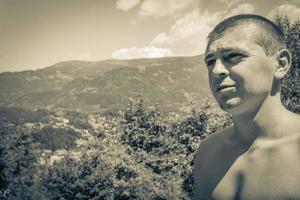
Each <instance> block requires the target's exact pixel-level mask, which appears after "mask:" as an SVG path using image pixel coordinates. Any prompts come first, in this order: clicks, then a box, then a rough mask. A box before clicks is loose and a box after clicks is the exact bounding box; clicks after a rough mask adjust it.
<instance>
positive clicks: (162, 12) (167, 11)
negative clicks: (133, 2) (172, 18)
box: [139, 0, 197, 17]
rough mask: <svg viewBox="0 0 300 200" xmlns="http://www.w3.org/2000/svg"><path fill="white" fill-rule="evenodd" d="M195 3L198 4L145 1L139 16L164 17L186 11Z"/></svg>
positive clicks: (191, 0)
mask: <svg viewBox="0 0 300 200" xmlns="http://www.w3.org/2000/svg"><path fill="white" fill-rule="evenodd" d="M194 3H197V0H184V1H182V0H162V1H159V0H144V1H143V3H142V5H141V8H140V11H139V14H140V15H141V16H147V17H149V16H154V17H164V16H169V15H173V14H174V13H175V12H178V11H181V10H184V9H186V8H187V7H189V6H191V5H193V4H194Z"/></svg>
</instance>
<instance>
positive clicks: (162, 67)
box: [0, 55, 209, 112]
mask: <svg viewBox="0 0 300 200" xmlns="http://www.w3.org/2000/svg"><path fill="white" fill-rule="evenodd" d="M206 73H207V72H206V68H205V67H204V63H203V56H202V55H200V56H191V57H183V56H182V57H163V58H139V59H132V60H115V59H109V60H103V61H76V60H72V61H64V62H59V63H56V64H54V65H52V66H48V67H45V68H42V69H37V70H26V71H21V72H3V73H0V106H2V107H11V106H13V107H21V108H26V109H39V108H47V109H55V110H77V111H82V112H107V111H118V110H124V109H125V108H126V105H127V101H128V98H130V97H133V96H136V95H142V96H143V98H144V100H145V103H148V104H151V105H152V104H154V103H158V104H159V105H160V106H161V107H162V109H163V110H165V111H166V112H180V110H181V111H182V110H184V108H183V107H184V104H188V103H189V101H195V102H197V103H199V102H200V101H201V100H202V99H203V98H205V97H207V96H208V94H209V89H208V85H207V75H206Z"/></svg>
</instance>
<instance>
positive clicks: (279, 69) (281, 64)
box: [274, 49, 292, 79]
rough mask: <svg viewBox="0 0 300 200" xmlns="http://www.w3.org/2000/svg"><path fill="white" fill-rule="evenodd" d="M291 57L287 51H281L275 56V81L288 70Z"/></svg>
mask: <svg viewBox="0 0 300 200" xmlns="http://www.w3.org/2000/svg"><path fill="white" fill-rule="evenodd" d="M291 63H292V56H291V53H290V52H289V50H287V49H281V50H279V51H278V52H277V55H276V69H275V74H274V77H275V79H282V78H283V77H284V76H285V75H286V74H287V72H288V71H289V69H290V66H291Z"/></svg>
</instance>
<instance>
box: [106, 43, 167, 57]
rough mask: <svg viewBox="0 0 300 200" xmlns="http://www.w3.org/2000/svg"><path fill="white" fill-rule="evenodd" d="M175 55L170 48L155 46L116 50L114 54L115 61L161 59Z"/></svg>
mask: <svg viewBox="0 0 300 200" xmlns="http://www.w3.org/2000/svg"><path fill="white" fill-rule="evenodd" d="M172 55H173V53H172V51H171V50H170V49H168V48H157V47H155V46H146V47H140V48H139V47H130V48H123V49H119V50H116V51H114V52H113V53H112V56H111V57H112V58H115V59H122V60H124V59H133V58H159V57H168V56H172Z"/></svg>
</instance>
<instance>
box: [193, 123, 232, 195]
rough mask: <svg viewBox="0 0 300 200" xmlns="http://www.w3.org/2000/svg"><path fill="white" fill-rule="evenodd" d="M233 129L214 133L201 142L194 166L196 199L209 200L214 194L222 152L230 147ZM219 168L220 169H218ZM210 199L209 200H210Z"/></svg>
mask: <svg viewBox="0 0 300 200" xmlns="http://www.w3.org/2000/svg"><path fill="white" fill-rule="evenodd" d="M232 131H233V128H232V127H230V128H226V129H224V130H222V131H219V132H217V133H214V134H213V135H211V136H209V137H207V138H206V139H204V140H203V141H201V143H200V145H199V147H198V150H197V152H196V154H195V162H194V166H193V177H194V182H195V190H194V199H207V198H206V197H208V196H209V195H210V193H211V192H212V190H213V188H214V186H215V184H216V183H217V181H218V180H217V179H216V180H214V178H216V177H218V176H216V175H217V174H218V173H219V171H220V170H219V169H218V168H219V166H220V167H222V166H221V165H222V164H221V165H220V163H219V162H220V160H222V159H220V158H221V157H222V156H223V155H222V152H223V150H224V149H226V146H228V145H229V144H228V142H227V141H228V138H229V135H230V133H231V132H232ZM216 166H218V167H216ZM208 199H209V198H208Z"/></svg>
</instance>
